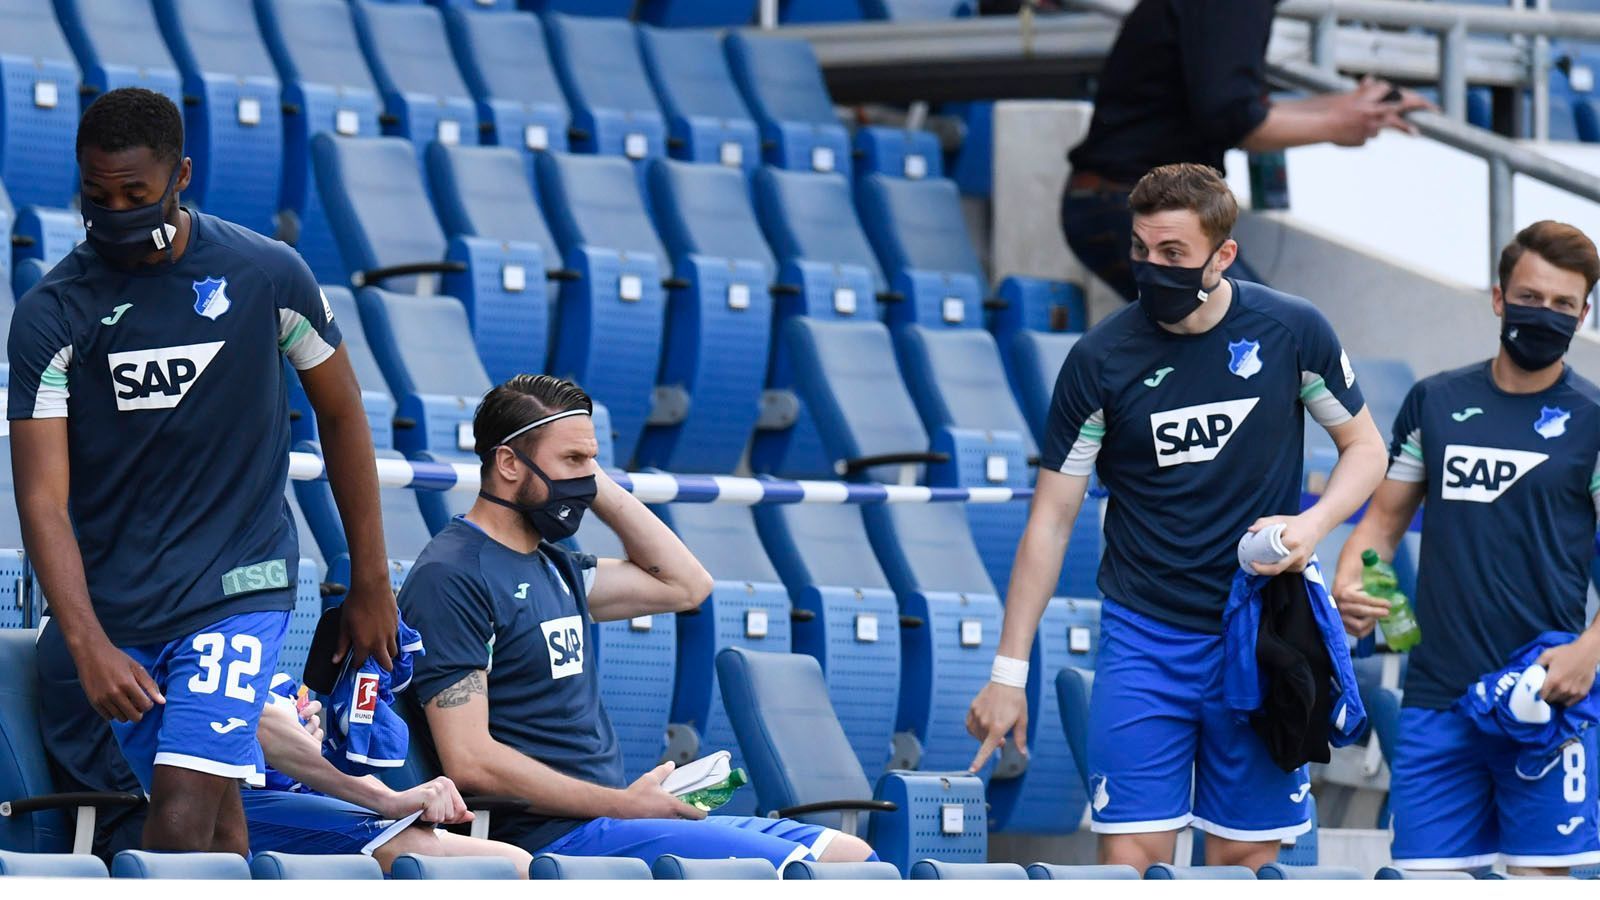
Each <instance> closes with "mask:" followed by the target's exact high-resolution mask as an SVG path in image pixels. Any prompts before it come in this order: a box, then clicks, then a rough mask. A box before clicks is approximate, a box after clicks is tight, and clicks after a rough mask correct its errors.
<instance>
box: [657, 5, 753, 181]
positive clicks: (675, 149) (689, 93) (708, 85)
mask: <svg viewBox="0 0 1600 900" xmlns="http://www.w3.org/2000/svg"><path fill="white" fill-rule="evenodd" d="M639 49H640V51H641V52H642V53H643V56H644V63H645V68H646V69H648V70H649V72H650V81H651V83H652V84H654V86H655V91H656V96H657V97H658V98H659V99H660V100H661V108H662V110H663V111H664V112H665V113H666V116H667V134H668V138H667V142H668V146H669V148H670V149H671V152H672V155H673V156H675V157H677V158H679V159H686V160H691V161H693V162H703V163H718V164H720V165H724V166H730V167H733V168H737V169H742V170H744V171H750V170H752V169H754V168H755V167H756V166H758V165H760V164H761V142H760V138H759V137H758V135H757V133H756V123H755V120H754V119H752V118H751V117H750V111H749V110H748V109H746V108H745V105H744V98H743V97H741V96H739V89H738V88H737V87H736V86H735V85H734V83H733V73H732V72H730V71H729V70H728V60H727V57H726V56H724V55H723V53H722V41H721V39H720V37H719V36H718V35H717V34H716V33H715V32H712V31H690V30H683V29H657V28H651V27H649V26H643V27H641V28H640V29H639Z"/></svg>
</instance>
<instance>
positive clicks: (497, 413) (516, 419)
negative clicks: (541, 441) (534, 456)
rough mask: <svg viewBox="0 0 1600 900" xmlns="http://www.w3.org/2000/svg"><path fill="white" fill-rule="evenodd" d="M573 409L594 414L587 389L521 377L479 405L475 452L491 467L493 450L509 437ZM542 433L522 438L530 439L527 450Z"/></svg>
mask: <svg viewBox="0 0 1600 900" xmlns="http://www.w3.org/2000/svg"><path fill="white" fill-rule="evenodd" d="M573 409H581V410H583V411H585V412H590V413H592V412H594V401H593V400H590V399H589V395H588V394H586V393H584V390H583V388H581V387H578V386H577V385H576V384H573V383H572V382H570V381H568V380H566V379H565V378H557V377H555V376H554V375H517V376H515V377H513V378H512V379H511V380H510V381H507V382H505V383H504V384H500V385H496V386H495V387H494V389H492V390H491V391H489V393H487V394H484V395H483V400H482V401H481V402H479V403H478V411H477V412H476V413H475V414H473V417H472V434H473V436H474V438H475V442H474V444H473V450H474V451H475V452H476V453H477V454H478V458H479V459H481V460H483V464H484V466H485V467H487V466H488V465H489V460H490V458H491V457H492V456H493V453H492V451H493V450H494V448H495V447H497V446H499V445H500V444H501V442H503V441H504V440H505V438H506V435H508V434H510V433H511V432H513V431H516V430H517V429H518V428H521V427H522V426H524V425H527V424H528V423H529V422H534V421H537V420H539V419H542V418H544V417H545V416H553V415H555V414H556V413H560V412H567V411H568V410H573ZM540 430H541V429H538V428H535V429H534V430H532V431H530V432H528V433H527V434H525V435H523V436H522V437H521V438H518V440H524V439H526V441H527V443H526V444H524V445H523V446H524V448H525V449H528V450H531V448H532V447H533V446H534V444H536V443H537V441H538V436H539V432H540Z"/></svg>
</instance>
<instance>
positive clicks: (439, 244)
mask: <svg viewBox="0 0 1600 900" xmlns="http://www.w3.org/2000/svg"><path fill="white" fill-rule="evenodd" d="M311 157H312V163H313V166H314V168H315V171H316V178H317V189H318V191H319V192H320V193H321V195H322V203H323V206H324V207H326V208H327V211H328V221H329V223H330V224H331V225H332V226H333V234H334V238H335V239H336V240H337V242H338V245H339V254H340V257H341V258H342V259H343V260H344V268H345V272H346V273H347V274H351V273H355V272H361V271H365V270H368V269H377V268H382V267H384V266H393V265H399V264H402V263H416V262H435V261H438V260H442V259H444V256H445V248H446V241H445V236H444V232H443V231H442V230H440V228H439V223H438V221H437V220H435V219H434V215H433V207H432V206H431V205H429V203H428V190H427V188H426V187H425V186H424V185H423V183H422V175H421V173H420V172H419V171H418V169H417V157H416V153H415V151H414V150H412V148H411V145H410V144H408V143H406V142H405V141H404V140H401V139H399V138H368V137H357V138H343V137H336V136H334V135H331V134H326V133H323V134H318V135H316V136H315V137H313V138H312V139H311ZM421 277H428V278H432V277H433V276H421ZM341 280H343V279H341ZM383 284H384V287H385V288H387V289H389V290H392V291H403V292H413V291H416V290H418V277H413V276H406V277H400V278H390V279H387V280H386V281H384V283H383Z"/></svg>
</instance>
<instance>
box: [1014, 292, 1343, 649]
mask: <svg viewBox="0 0 1600 900" xmlns="http://www.w3.org/2000/svg"><path fill="white" fill-rule="evenodd" d="M1230 284H1232V285H1233V300H1232V302H1231V304H1230V305H1229V308H1228V311H1227V313H1226V314H1225V315H1224V316H1223V317H1222V321H1221V322H1219V323H1217V325H1216V326H1214V327H1213V328H1211V330H1209V331H1206V332H1205V333H1203V334H1194V335H1186V334H1173V333H1172V332H1169V331H1167V330H1165V329H1163V328H1162V327H1160V326H1159V325H1157V324H1156V323H1155V322H1153V321H1152V320H1151V319H1150V318H1149V316H1147V315H1145V313H1144V311H1143V310H1142V309H1141V308H1140V307H1139V306H1138V304H1131V305H1129V306H1127V307H1124V308H1123V309H1121V310H1119V311H1117V312H1115V313H1113V314H1112V315H1110V316H1109V317H1107V318H1106V319H1105V320H1104V321H1103V322H1101V323H1100V324H1099V325H1097V326H1095V327H1094V328H1091V329H1090V330H1089V331H1088V333H1086V334H1085V335H1084V336H1083V337H1082V338H1081V339H1080V340H1079V341H1078V342H1077V343H1076V344H1074V345H1073V347H1072V352H1071V353H1070V354H1068V356H1067V361H1066V364H1065V365H1063V366H1062V367H1061V374H1060V376H1059V377H1058V378H1057V379H1056V388H1055V396H1054V398H1053V399H1052V400H1051V402H1050V418H1049V423H1048V425H1047V427H1046V432H1045V441H1044V449H1043V453H1042V456H1041V460H1040V463H1039V465H1040V468H1041V469H1045V468H1049V469H1055V470H1057V471H1060V472H1064V473H1066V474H1069V475H1088V474H1090V473H1091V472H1097V473H1098V474H1099V476H1100V480H1101V482H1103V483H1104V484H1105V486H1106V488H1107V489H1108V490H1109V491H1110V494H1111V500H1110V502H1109V504H1108V505H1107V507H1106V518H1105V553H1104V555H1103V556H1102V557H1101V561H1100V581H1099V584H1100V590H1101V591H1102V592H1103V593H1104V594H1105V596H1107V597H1108V598H1110V599H1112V600H1114V601H1116V602H1118V603H1121V604H1124V605H1126V606H1128V607H1130V608H1131V609H1134V610H1135V611H1137V612H1140V613H1143V614H1145V615H1148V616H1150V617H1152V618H1154V619H1157V620H1159V621H1162V622H1166V623H1167V624H1170V625H1176V626H1178V627H1181V628H1187V629H1191V630H1194V631H1199V632H1204V633H1209V634H1219V633H1221V631H1222V610H1223V606H1224V604H1225V603H1226V602H1227V598H1228V593H1229V590H1230V588H1231V585H1232V580H1233V573H1234V571H1235V570H1237V569H1238V567H1239V563H1238V556H1237V552H1236V548H1237V544H1238V541H1239V536H1240V535H1241V534H1244V532H1245V530H1246V529H1248V528H1249V527H1250V525H1251V524H1252V523H1254V522H1255V520H1256V519H1258V518H1260V517H1262V516H1271V515H1294V514H1296V513H1298V512H1299V511H1300V483H1301V477H1302V476H1301V472H1302V467H1303V463H1302V459H1301V455H1302V443H1303V441H1304V411H1306V410H1309V411H1310V412H1311V415H1312V417H1313V418H1315V419H1316V420H1317V421H1318V422H1319V423H1321V424H1322V425H1323V426H1325V427H1329V426H1335V425H1339V424H1342V423H1344V422H1347V421H1349V420H1350V419H1351V418H1352V417H1353V416H1354V415H1355V414H1356V413H1358V412H1360V411H1361V408H1362V406H1364V405H1365V404H1364V401H1363V400H1362V398H1361V390H1360V389H1359V388H1358V387H1356V379H1355V372H1354V370H1353V369H1351V368H1350V362H1349V359H1347V358H1346V356H1345V354H1344V351H1343V350H1341V349H1340V347H1339V339H1338V337H1337V336H1336V335H1335V334H1334V333H1333V328H1332V326H1330V325H1329V324H1328V320H1327V319H1325V318H1323V316H1322V313H1320V312H1318V311H1317V308H1316V307H1314V306H1312V305H1311V303H1310V302H1308V301H1306V300H1302V299H1300V298H1299V297H1294V296H1290V295H1288V294H1284V293H1281V292H1278V291H1274V290H1272V289H1271V288H1268V287H1263V286H1262V285H1259V284H1252V283H1250V282H1243V281H1233V280H1231V279H1230ZM1102 449H1103V450H1104V451H1105V452H1103V453H1102V452H1101V451H1102Z"/></svg>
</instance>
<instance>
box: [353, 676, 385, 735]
mask: <svg viewBox="0 0 1600 900" xmlns="http://www.w3.org/2000/svg"><path fill="white" fill-rule="evenodd" d="M377 711H378V673H377V672H357V673H356V700H355V703H353V704H351V706H350V724H352V725H371V724H372V717H373V715H375V714H376V713H377Z"/></svg>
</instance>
